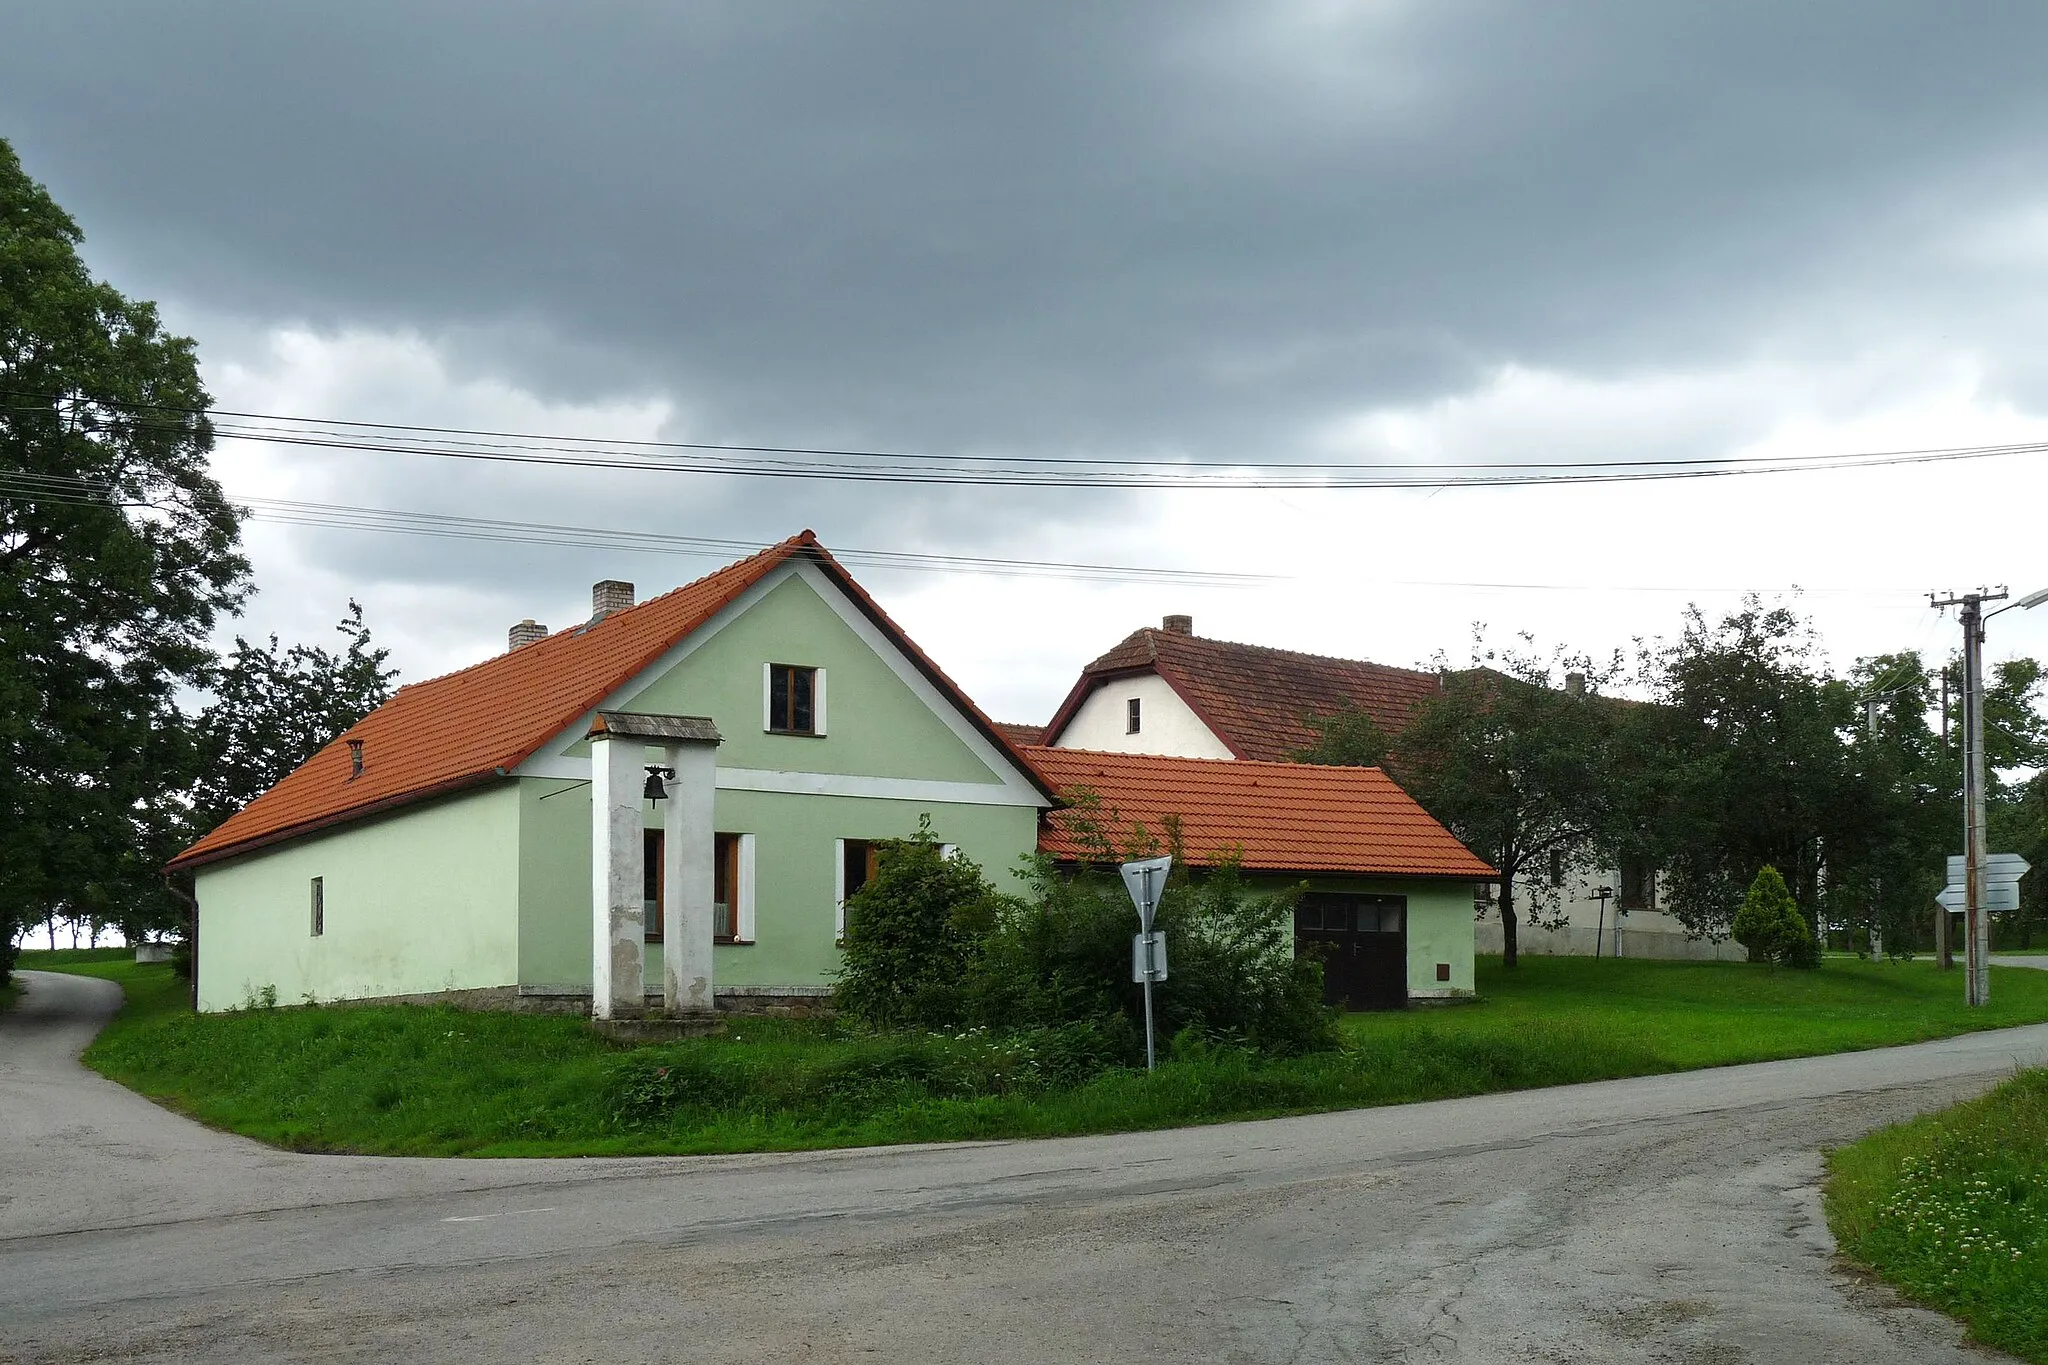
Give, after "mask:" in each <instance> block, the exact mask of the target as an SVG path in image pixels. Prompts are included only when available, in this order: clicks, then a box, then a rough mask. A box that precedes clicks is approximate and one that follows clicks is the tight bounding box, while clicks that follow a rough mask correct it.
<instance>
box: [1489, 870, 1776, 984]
mask: <svg viewBox="0 0 2048 1365" xmlns="http://www.w3.org/2000/svg"><path fill="white" fill-rule="evenodd" d="M1602 886H1607V887H1614V888H1619V887H1620V886H1621V872H1620V870H1619V869H1617V868H1595V869H1592V870H1590V871H1584V872H1568V873H1567V874H1566V875H1565V877H1564V879H1563V883H1562V885H1560V886H1558V887H1557V888H1556V890H1555V899H1552V900H1550V901H1548V902H1547V903H1545V904H1543V905H1542V906H1541V907H1540V908H1541V910H1542V912H1543V913H1544V914H1545V915H1546V916H1548V915H1549V914H1551V913H1552V911H1553V909H1561V910H1562V911H1563V912H1564V924H1563V925H1562V926H1561V927H1559V928H1557V929H1542V928H1536V927H1533V926H1532V925H1531V924H1530V923H1529V920H1528V914H1529V910H1530V906H1531V899H1532V892H1535V891H1538V890H1542V891H1544V892H1546V893H1548V891H1549V888H1539V887H1532V886H1530V885H1527V884H1526V883H1525V882H1524V881H1517V882H1516V883H1515V911H1516V914H1517V915H1518V916H1519V917H1520V919H1521V923H1520V924H1519V925H1518V926H1517V933H1516V936H1515V946H1516V949H1517V951H1519V952H1524V953H1534V954H1537V955H1539V956H1558V957H1592V956H1594V950H1595V948H1596V946H1597V947H1598V950H1599V952H1600V953H1602V954H1606V953H1611V952H1613V951H1614V941H1615V940H1614V935H1615V925H1616V922H1617V919H1618V920H1619V923H1620V926H1621V953H1622V956H1623V957H1656V958H1674V959H1682V960H1685V961H1689V962H1743V961H1747V960H1748V955H1747V954H1746V953H1744V952H1743V950H1742V946H1741V945H1740V944H1737V943H1733V942H1723V943H1714V942H1710V941H1709V940H1706V939H1695V938H1689V937H1687V935H1686V932H1685V925H1684V924H1682V923H1680V922H1679V920H1678V919H1677V917H1676V916H1673V915H1669V914H1666V913H1664V912H1663V911H1661V910H1631V911H1629V912H1628V913H1627V914H1621V913H1620V912H1619V910H1618V909H1617V906H1618V902H1617V901H1616V900H1615V899H1614V898H1613V897H1609V898H1608V901H1607V903H1606V905H1605V906H1604V907H1603V906H1602V905H1601V903H1600V898H1599V896H1598V895H1596V894H1595V892H1596V891H1597V890H1598V888H1600V887H1602ZM1498 893H1499V888H1498V887H1497V886H1496V887H1491V888H1489V894H1492V895H1498ZM1657 893H1658V895H1660V896H1661V895H1662V894H1663V893H1664V887H1663V884H1662V882H1661V881H1660V882H1659V883H1658V887H1657ZM1478 936H1479V937H1478V941H1479V951H1480V952H1482V953H1498V952H1500V951H1501V946H1502V935H1501V925H1500V913H1499V910H1498V907H1497V906H1492V907H1489V908H1488V910H1487V913H1486V917H1485V918H1484V919H1482V920H1480V921H1479V925H1478Z"/></svg>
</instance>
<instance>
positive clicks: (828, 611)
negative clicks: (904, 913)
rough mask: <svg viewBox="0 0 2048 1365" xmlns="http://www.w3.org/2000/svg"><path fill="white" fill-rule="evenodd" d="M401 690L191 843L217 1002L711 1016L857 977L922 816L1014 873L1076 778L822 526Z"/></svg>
mask: <svg viewBox="0 0 2048 1365" xmlns="http://www.w3.org/2000/svg"><path fill="white" fill-rule="evenodd" d="M593 607H594V610H593V613H592V617H591V619H590V620H589V621H587V622H585V623H583V624H581V625H578V626H576V627H573V628H571V629H568V630H562V631H556V632H553V633H549V632H547V631H546V629H545V628H544V627H539V626H535V625H534V624H533V623H531V622H523V623H521V625H519V626H515V627H514V628H513V630H512V634H511V638H510V642H509V643H510V646H511V647H510V648H509V649H508V650H507V651H506V652H505V653H503V654H501V655H498V656H496V657H494V658H492V659H489V660H486V661H485V662H483V663H480V664H477V665H475V666H473V667H470V668H466V669H463V670H461V671H459V672H455V673H450V674H448V675H446V676H444V677H440V678H435V679H432V680H430V681H427V682H422V683H417V684H414V685H412V686H409V687H405V688H403V689H401V690H400V691H399V692H398V693H397V695H396V696H394V697H393V698H392V700H391V701H390V702H388V703H387V704H386V705H384V706H382V707H380V708H379V709H378V710H376V711H375V712H373V713H372V714H371V715H369V716H367V717H365V718H364V719H363V720H362V721H361V722H360V723H359V724H357V725H355V726H353V727H352V728H351V729H350V730H349V731H348V732H347V733H346V734H344V735H342V736H340V737H339V738H337V739H336V740H335V741H334V742H333V743H332V744H330V745H328V746H327V747H326V748H324V749H322V750H321V751H320V752H319V753H317V754H315V755H314V756H313V757H312V758H311V759H309V760H308V761H307V762H306V763H305V764H304V765H303V766H302V767H300V768H299V769H298V770H296V771H295V772H293V773H291V774H290V775H289V776H287V777H286V778H285V779H284V780H283V781H281V782H279V783H278V784H277V786H275V787H273V788H272V789H271V790H270V791H268V792H266V793H265V794H264V795H263V796H261V797H259V798H258V799H257V800H255V801H254V802H252V803H250V805H249V806H247V807H246V808H245V809H243V810H242V811H240V812H239V813H237V814H236V815H235V816H234V817H232V818H231V819H229V820H228V821H226V822H225V823H224V824H222V825H221V826H220V827H219V828H218V829H216V830H214V831H213V832H212V833H211V834H209V835H207V836H206V838H204V839H202V840H200V841H199V842H198V843H197V844H195V845H193V846H192V847H191V848H189V849H187V850H186V851H185V852H184V853H182V854H180V855H179V857H178V858H177V859H176V860H175V861H174V862H173V863H172V867H173V868H174V869H188V870H190V871H191V873H192V874H193V876H194V878H195V881H196V893H197V899H198V903H199V911H198V936H197V941H196V957H197V976H198V987H197V989H198V1000H199V1006H200V1008H201V1009H207V1010H218V1009H227V1008H232V1007H234V1006H236V1005H239V1004H242V1003H244V1002H245V1001H248V1000H250V999H252V998H262V997H264V996H265V995H266V993H268V992H274V993H275V996H276V998H277V999H279V1000H283V1001H288V1002H289V1001H297V1000H302V999H314V1000H341V999H392V998H408V997H422V996H433V997H443V998H456V999H468V1000H472V1001H475V1002H477V1003H493V1004H513V1003H518V1004H526V1005H531V1006H536V1007H549V1006H562V1007H570V1006H573V1007H579V1008H580V1007H582V1006H583V1004H584V1003H585V1002H588V1003H589V1007H590V1008H591V1009H592V1011H593V1012H594V1013H596V1014H598V1015H600V1016H611V1015H618V1014H631V1013H637V1012H639V1011H640V1010H642V1009H644V1008H646V1007H647V1006H649V1005H655V1004H659V1005H662V1006H665V1007H666V1008H668V1009H671V1010H676V1011H689V1010H702V1009H708V1008H712V1007H713V1006H714V1005H715V1004H717V1003H720V1002H723V1003H725V1004H732V1003H735V1002H736V1001H743V1000H744V998H745V997H757V998H758V997H772V998H783V999H789V998H801V997H805V996H817V995H823V994H825V993H827V992H828V991H829V989H830V982H831V979H832V974H833V971H834V970H835V968H836V966H837V962H838V948H837V942H838V938H839V933H840V930H841V927H842V906H843V904H844V902H845V899H846V897H847V896H849V895H850V894H852V893H853V891H855V890H856V889H857V888H858V887H859V886H860V884H861V883H862V882H863V881H864V880H865V879H866V877H867V876H868V874H869V872H870V871H871V870H872V867H873V850H874V846H875V845H876V844H878V843H879V842H881V841H885V840H889V839H895V838H901V837H904V836H906V835H909V834H910V833H912V832H913V831H915V830H916V828H917V827H918V823H919V820H920V818H922V817H926V816H928V817H930V820H931V824H932V827H933V829H934V830H935V831H936V832H937V833H938V834H939V836H940V837H941V838H942V839H944V840H945V841H946V842H947V843H949V844H953V845H957V846H958V847H959V848H960V849H961V850H962V852H963V853H965V854H966V855H967V856H969V857H971V858H973V859H974V860H975V861H976V862H978V863H980V864H981V865H983V866H984V867H986V868H989V869H991V871H992V872H997V873H1000V872H1001V871H1002V870H1003V869H1007V868H1009V867H1011V866H1013V865H1015V864H1016V862H1017V860H1018V859H1019V858H1021V857H1023V856H1024V855H1026V854H1028V853H1030V852H1031V851H1032V850H1033V849H1034V848H1035V846H1036V843H1037V835H1038V827H1039V816H1040V813H1041V812H1042V811H1044V810H1046V809H1047V808H1049V807H1051V806H1052V805H1053V804H1054V801H1053V797H1052V795H1051V792H1050V789H1049V788H1048V786H1047V785H1046V782H1045V780H1044V779H1043V778H1041V777H1040V776H1039V775H1038V774H1037V773H1036V772H1035V771H1034V770H1033V769H1032V767H1031V766H1030V765H1029V763H1027V762H1026V761H1025V760H1024V759H1023V758H1022V757H1021V756H1020V755H1019V754H1018V752H1017V751H1016V750H1015V749H1014V748H1012V747H1011V745H1010V743H1009V742H1008V741H1007V740H1006V739H1005V738H1004V737H1003V735H1002V734H1001V733H1000V732H999V731H998V730H997V729H996V727H995V726H994V725H993V724H991V723H990V721H989V720H988V719H987V718H986V717H985V716H983V715H982V714H981V712H980V711H979V710H977V709H976V708H975V706H974V704H973V703H972V702H971V701H969V700H968V699H967V698H966V697H965V696H964V695H963V694H962V693H961V692H960V690H959V688H958V687H956V686H955V685H954V684H953V683H952V682H951V681H950V680H949V679H948V678H947V677H946V675H945V674H944V673H943V672H941V671H940V669H939V668H938V666H937V665H935V664H934V663H933V662H932V661H931V660H930V659H929V658H927V657H926V656H925V654H924V653H923V652H922V651H921V650H919V649H918V648H917V646H916V645H915V644H914V643H912V642H911V641H910V639H909V638H908V637H907V636H905V635H904V633H903V632H902V631H901V630H900V629H899V628H898V627H897V626H896V625H895V623H893V622H892V621H891V620H890V619H889V617H888V616H887V615H886V614H885V613H884V612H883V611H882V610H881V608H880V607H879V606H877V605H876V604H875V602H874V600H873V599H872V598H870V597H869V596H868V594H867V593H866V592H865V591H863V590H862V589H861V587H860V586H859V585H858V584H857V583H855V582H854V581H853V579H852V578H851V577H850V576H849V575H848V574H847V573H846V571H845V569H844V568H843V567H842V566H841V565H840V564H839V563H838V562H837V561H836V560H834V559H833V558H832V556H831V555H830V554H829V553H827V552H826V550H825V549H824V548H823V547H822V546H820V545H819V544H818V543H817V541H816V538H815V537H814V536H812V534H811V533H810V532H808V531H806V532H805V533H803V534H802V535H800V536H797V537H795V538H793V539H791V540H788V541H785V542H783V543H782V544H780V545H776V546H773V547H771V548H769V549H767V550H764V551H762V552H761V553H760V554H757V555H754V556H753V557H751V558H749V559H746V560H742V561H741V562H739V563H737V564H733V565H731V566H729V567H727V568H725V569H722V570H720V571H719V572H717V573H714V574H712V575H710V576H709V577H707V578H704V579H701V580H699V581H697V582H695V583H692V584H689V585H688V586H686V587H682V588H678V589H676V590H675V591H674V592H670V593H667V594H664V595H662V596H659V597H655V598H652V599H650V600H648V601H646V602H640V603H635V602H634V601H633V590H632V588H631V586H630V585H628V584H623V583H600V584H598V585H597V587H596V590H595V593H594V601H593Z"/></svg>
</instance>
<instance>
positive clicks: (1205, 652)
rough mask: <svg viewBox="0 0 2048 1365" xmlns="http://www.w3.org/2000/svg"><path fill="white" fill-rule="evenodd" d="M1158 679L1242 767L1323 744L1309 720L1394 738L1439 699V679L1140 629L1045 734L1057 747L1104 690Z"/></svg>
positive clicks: (1085, 680)
mask: <svg viewBox="0 0 2048 1365" xmlns="http://www.w3.org/2000/svg"><path fill="white" fill-rule="evenodd" d="M1146 672H1156V673H1158V674H1159V676H1160V677H1162V678H1164V679H1166V681H1167V682H1168V683H1170V684H1172V686H1173V689H1174V691H1176V692H1178V693H1179V694H1180V696H1181V699H1182V700H1183V701H1185V702H1187V704H1188V706H1189V707H1190V708H1191V709H1193V711H1194V712H1195V714H1196V715H1197V716H1199V717H1201V719H1202V722H1203V723H1204V724H1205V725H1207V726H1208V727H1209V728H1210V729H1211V730H1212V731H1214V732H1215V734H1216V737H1217V738H1218V739H1220V740H1222V741H1223V743H1224V744H1225V745H1226V746H1227V747H1228V748H1229V749H1230V752H1231V753H1232V754H1234V755H1236V756H1237V757H1238V758H1252V759H1263V760H1267V761H1272V762H1284V761H1286V760H1287V759H1289V758H1292V757H1293V756H1294V755H1295V754H1297V753H1300V752H1301V751H1302V750H1304V749H1307V748H1310V747H1311V746H1313V745H1314V744H1315V742H1316V740H1317V739H1318V738H1319V736H1318V734H1317V732H1316V730H1315V729H1314V728H1313V727H1312V726H1310V725H1309V724H1308V720H1307V718H1308V717H1310V716H1328V715H1333V714H1335V713H1337V712H1339V711H1342V710H1345V709H1347V708H1349V707H1357V708H1359V709H1360V710H1363V711H1364V712H1366V713H1367V714H1368V715H1370V716H1371V717H1372V718H1373V719H1374V720H1375V721H1377V722H1379V724H1380V726H1381V727H1382V728H1384V729H1385V730H1387V731H1388V732H1389V733H1390V734H1391V733H1396V732H1398V731H1400V730H1401V729H1402V728H1403V727H1404V726H1406V725H1407V723H1408V722H1409V720H1410V719H1412V718H1413V717H1414V715H1415V711H1416V709H1417V708H1418V707H1420V706H1421V705H1422V703H1423V702H1424V701H1426V700H1427V699H1429V698H1431V697H1434V696H1436V695H1437V692H1438V688H1439V683H1438V681H1437V675H1436V674H1435V673H1425V672H1422V671H1420V670H1417V669H1412V668H1390V667H1388V666H1387V665H1385V664H1375V663H1367V662H1365V661H1364V660H1362V659H1332V658H1328V657H1326V656H1324V655H1321V654H1302V653H1298V652H1296V651H1294V650H1291V649H1269V648H1267V647H1266V646H1264V645H1241V644H1234V643H1232V642H1230V641H1228V640H1211V639H1207V638H1205V637H1203V636H1200V635H1188V634H1183V633H1181V632H1178V631H1170V630H1158V629H1154V628H1150V627H1148V628H1146V629H1144V630H1140V631H1136V632H1134V633H1133V634H1132V635H1131V636H1130V637H1129V638H1128V639H1126V640H1124V642H1123V643H1122V644H1119V645H1118V646H1117V647H1116V648H1115V649H1112V650H1110V651H1109V653H1107V654H1105V655H1103V656H1102V657H1101V658H1099V659H1097V660H1095V661H1094V662H1093V663H1091V664H1089V665H1088V667H1087V668H1086V669H1084V670H1083V671H1082V674H1081V678H1080V680H1079V681H1078V682H1076V683H1075V684H1074V689H1073V691H1071V692H1069V693H1068V694H1067V699H1066V700H1065V701H1064V702H1062V703H1061V704H1060V708H1059V711H1058V712H1057V713H1056V714H1055V715H1054V716H1053V718H1052V722H1051V723H1050V724H1049V725H1047V726H1046V734H1047V735H1048V736H1052V737H1055V738H1057V736H1058V735H1059V733H1060V731H1061V730H1062V729H1064V728H1065V727H1066V725H1067V722H1068V721H1070V720H1072V719H1073V717H1074V713H1075V712H1076V711H1077V710H1079V709H1080V706H1081V703H1082V702H1083V701H1085V700H1087V698H1088V695H1089V693H1091V692H1093V691H1094V690H1095V689H1096V688H1097V687H1099V686H1101V685H1102V684H1103V683H1105V682H1107V681H1109V680H1111V679H1113V678H1117V677H1126V676H1129V675H1130V674H1133V673H1146Z"/></svg>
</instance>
